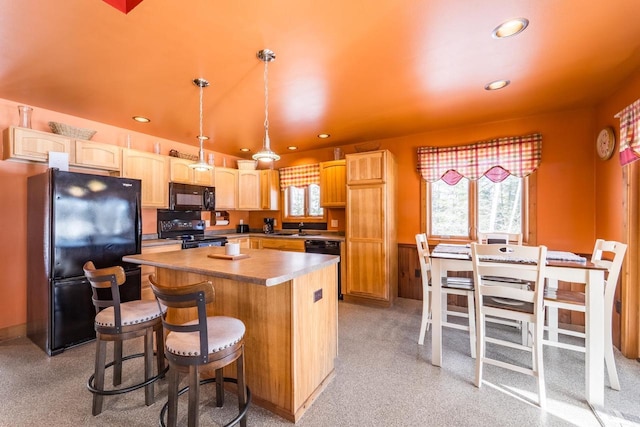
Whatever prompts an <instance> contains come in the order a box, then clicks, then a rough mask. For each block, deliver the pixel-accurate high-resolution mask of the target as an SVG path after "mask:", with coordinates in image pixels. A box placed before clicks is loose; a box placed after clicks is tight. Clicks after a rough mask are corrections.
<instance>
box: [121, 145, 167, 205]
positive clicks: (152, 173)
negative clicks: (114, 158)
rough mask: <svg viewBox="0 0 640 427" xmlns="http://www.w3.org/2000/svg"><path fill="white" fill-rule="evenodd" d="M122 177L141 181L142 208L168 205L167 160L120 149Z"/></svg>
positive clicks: (158, 156) (162, 157) (143, 152)
mask: <svg viewBox="0 0 640 427" xmlns="http://www.w3.org/2000/svg"><path fill="white" fill-rule="evenodd" d="M122 176H123V177H125V178H137V179H139V180H141V181H142V207H149V208H164V209H166V208H167V207H168V205H169V185H168V183H169V158H168V157H167V156H162V155H160V154H153V153H148V152H146V151H137V150H132V149H130V148H123V149H122Z"/></svg>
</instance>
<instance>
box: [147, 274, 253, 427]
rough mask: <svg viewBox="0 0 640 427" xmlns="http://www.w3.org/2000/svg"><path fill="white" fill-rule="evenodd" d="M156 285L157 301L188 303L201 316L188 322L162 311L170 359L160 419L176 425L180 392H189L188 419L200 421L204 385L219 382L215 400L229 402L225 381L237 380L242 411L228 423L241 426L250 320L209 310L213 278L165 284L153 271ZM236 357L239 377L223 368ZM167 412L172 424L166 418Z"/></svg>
mask: <svg viewBox="0 0 640 427" xmlns="http://www.w3.org/2000/svg"><path fill="white" fill-rule="evenodd" d="M149 281H150V282H151V289H152V290H153V293H154V294H155V296H156V299H157V301H158V305H161V306H166V307H169V308H175V309H183V308H189V307H197V312H198V318H197V319H195V320H192V321H189V322H186V323H181V324H180V323H177V322H175V321H173V320H171V319H170V316H168V315H165V316H163V318H162V319H163V320H162V322H163V325H164V328H165V329H166V330H167V331H168V333H167V335H166V340H165V346H166V348H165V354H166V357H167V360H168V361H169V366H170V369H169V393H168V399H167V403H166V404H165V405H164V407H163V408H162V411H161V412H160V425H162V426H165V425H169V426H171V427H174V426H176V424H177V421H178V396H179V395H181V394H183V393H185V392H188V393H189V405H188V425H189V427H196V426H198V425H199V418H200V413H199V411H200V385H202V384H206V383H211V382H215V384H216V406H218V407H222V406H223V405H224V382H232V383H236V384H237V393H238V415H237V416H236V417H235V418H234V419H233V420H231V421H230V422H228V423H227V424H225V426H232V425H236V424H237V423H238V422H239V423H240V425H241V426H242V427H246V425H247V411H248V408H249V403H250V402H251V392H250V390H249V388H248V387H247V386H246V383H245V372H244V335H245V330H246V329H245V325H244V323H243V322H242V321H241V320H239V319H236V318H233V317H228V316H208V315H207V310H206V305H207V304H208V303H211V302H213V300H214V295H215V291H214V288H213V285H212V283H211V282H209V281H204V282H201V283H196V284H192V285H185V286H179V287H171V288H170V287H165V286H160V285H159V284H158V283H157V281H156V278H155V276H154V275H150V276H149ZM234 361H235V362H236V372H237V374H236V375H237V378H226V377H224V376H223V368H224V367H225V366H227V365H229V364H231V363H233V362H234ZM204 369H206V370H207V371H210V370H215V378H210V379H204V380H200V371H201V370H204ZM180 373H186V374H187V376H188V386H187V387H185V388H183V389H182V390H178V386H179V384H180V377H179V374H180ZM165 414H166V416H167V424H165V422H164V418H165Z"/></svg>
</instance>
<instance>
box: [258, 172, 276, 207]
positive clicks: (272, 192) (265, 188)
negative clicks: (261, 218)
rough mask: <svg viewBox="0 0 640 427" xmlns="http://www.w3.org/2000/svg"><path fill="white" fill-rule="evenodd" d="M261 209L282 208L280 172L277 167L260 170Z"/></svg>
mask: <svg viewBox="0 0 640 427" xmlns="http://www.w3.org/2000/svg"><path fill="white" fill-rule="evenodd" d="M260 209H262V210H265V211H277V210H278V209H280V173H279V172H278V171H277V170H275V169H265V170H261V171H260Z"/></svg>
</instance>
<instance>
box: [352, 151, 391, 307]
mask: <svg viewBox="0 0 640 427" xmlns="http://www.w3.org/2000/svg"><path fill="white" fill-rule="evenodd" d="M346 162H347V206H346V220H347V225H346V245H347V249H346V258H347V262H346V264H347V281H346V282H347V283H346V293H345V296H344V298H345V301H351V302H361V303H368V304H374V305H380V306H387V307H388V306H390V305H392V304H393V300H394V299H395V297H397V295H398V264H397V262H398V254H397V251H398V249H397V248H398V245H397V239H396V185H397V184H396V162H395V158H394V157H393V155H392V154H391V153H390V152H389V151H387V150H380V151H370V152H365V153H357V154H348V155H347V156H346Z"/></svg>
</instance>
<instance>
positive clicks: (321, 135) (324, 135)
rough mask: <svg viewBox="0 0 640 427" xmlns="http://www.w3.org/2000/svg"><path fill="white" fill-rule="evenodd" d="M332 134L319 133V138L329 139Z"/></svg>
mask: <svg viewBox="0 0 640 427" xmlns="http://www.w3.org/2000/svg"><path fill="white" fill-rule="evenodd" d="M330 136H331V135H329V134H328V133H321V134H319V135H318V138H322V139H327V138H329V137H330Z"/></svg>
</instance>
